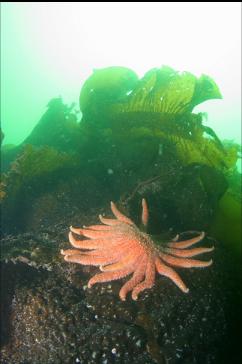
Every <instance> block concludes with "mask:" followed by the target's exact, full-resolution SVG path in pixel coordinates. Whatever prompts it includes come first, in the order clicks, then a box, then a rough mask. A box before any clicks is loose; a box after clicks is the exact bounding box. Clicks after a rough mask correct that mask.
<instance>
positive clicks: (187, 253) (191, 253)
mask: <svg viewBox="0 0 242 364" xmlns="http://www.w3.org/2000/svg"><path fill="white" fill-rule="evenodd" d="M213 250H214V247H213V246H212V247H211V248H194V249H189V250H182V249H175V248H162V251H164V252H165V253H168V254H171V255H174V256H176V257H182V258H190V257H195V256H196V255H199V254H203V253H208V252H211V251H213Z"/></svg>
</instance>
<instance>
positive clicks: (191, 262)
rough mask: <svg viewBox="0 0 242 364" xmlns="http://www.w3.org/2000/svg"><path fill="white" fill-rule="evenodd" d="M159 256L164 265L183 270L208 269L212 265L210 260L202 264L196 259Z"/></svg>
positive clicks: (161, 254)
mask: <svg viewBox="0 0 242 364" xmlns="http://www.w3.org/2000/svg"><path fill="white" fill-rule="evenodd" d="M159 255H160V257H161V258H162V260H164V261H165V262H166V263H168V264H170V265H174V266H177V267H183V268H195V267H197V268H203V267H209V266H210V265H211V264H212V263H213V261H212V259H211V260H209V261H207V262H204V261H202V260H197V259H189V258H176V257H173V256H171V255H169V254H165V253H160V254H159Z"/></svg>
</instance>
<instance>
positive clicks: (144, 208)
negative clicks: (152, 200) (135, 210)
mask: <svg viewBox="0 0 242 364" xmlns="http://www.w3.org/2000/svg"><path fill="white" fill-rule="evenodd" d="M148 220H149V210H148V206H147V202H146V199H145V198H142V216H141V221H142V224H143V225H144V226H145V227H147V225H148Z"/></svg>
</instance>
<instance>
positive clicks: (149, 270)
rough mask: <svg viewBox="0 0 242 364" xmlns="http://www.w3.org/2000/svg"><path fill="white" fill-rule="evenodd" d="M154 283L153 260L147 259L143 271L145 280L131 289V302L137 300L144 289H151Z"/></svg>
mask: <svg viewBox="0 0 242 364" xmlns="http://www.w3.org/2000/svg"><path fill="white" fill-rule="evenodd" d="M154 282H155V263H154V260H153V259H152V258H151V257H149V258H148V261H147V265H146V270H145V279H144V281H143V282H141V283H139V284H137V286H136V287H135V288H134V289H133V292H132V298H133V300H135V301H136V300H137V298H138V295H139V294H140V292H142V291H144V290H145V289H146V288H151V287H152V286H153V285H154Z"/></svg>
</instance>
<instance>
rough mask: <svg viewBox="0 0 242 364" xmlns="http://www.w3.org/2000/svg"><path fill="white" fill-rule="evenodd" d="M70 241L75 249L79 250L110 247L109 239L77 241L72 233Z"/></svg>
mask: <svg viewBox="0 0 242 364" xmlns="http://www.w3.org/2000/svg"><path fill="white" fill-rule="evenodd" d="M69 241H70V243H71V245H72V246H74V248H79V249H103V248H107V247H110V240H109V239H102V238H101V239H91V240H90V239H85V240H77V239H76V238H75V237H74V236H73V234H72V232H70V233H69Z"/></svg>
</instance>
